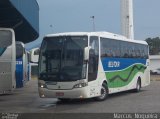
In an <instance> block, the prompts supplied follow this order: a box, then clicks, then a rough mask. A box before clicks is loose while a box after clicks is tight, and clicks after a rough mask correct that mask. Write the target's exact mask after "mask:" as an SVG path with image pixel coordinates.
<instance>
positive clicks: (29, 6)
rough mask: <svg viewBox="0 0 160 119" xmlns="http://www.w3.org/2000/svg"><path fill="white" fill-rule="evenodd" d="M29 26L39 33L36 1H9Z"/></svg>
mask: <svg viewBox="0 0 160 119" xmlns="http://www.w3.org/2000/svg"><path fill="white" fill-rule="evenodd" d="M10 2H11V3H12V4H13V6H15V8H16V9H17V10H18V11H19V12H20V13H21V14H22V15H23V16H24V18H25V19H27V21H28V22H29V24H31V26H32V27H33V28H34V29H35V30H36V31H37V32H39V22H38V21H39V6H38V3H37V1H36V0H10Z"/></svg>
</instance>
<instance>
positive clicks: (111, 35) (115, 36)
mask: <svg viewBox="0 0 160 119" xmlns="http://www.w3.org/2000/svg"><path fill="white" fill-rule="evenodd" d="M84 35H87V36H99V37H103V38H110V39H115V40H120V41H127V42H133V43H140V44H146V45H147V42H146V41H143V40H132V39H127V38H126V37H125V36H122V35H119V34H114V33H110V32H106V31H102V32H64V33H56V34H48V35H46V36H45V37H56V36H84Z"/></svg>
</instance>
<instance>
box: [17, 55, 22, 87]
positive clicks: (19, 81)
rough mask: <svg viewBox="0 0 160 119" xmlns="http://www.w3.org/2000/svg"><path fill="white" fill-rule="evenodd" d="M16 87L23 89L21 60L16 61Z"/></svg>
mask: <svg viewBox="0 0 160 119" xmlns="http://www.w3.org/2000/svg"><path fill="white" fill-rule="evenodd" d="M16 87H17V88H21V87H23V61H22V58H19V59H17V61H16Z"/></svg>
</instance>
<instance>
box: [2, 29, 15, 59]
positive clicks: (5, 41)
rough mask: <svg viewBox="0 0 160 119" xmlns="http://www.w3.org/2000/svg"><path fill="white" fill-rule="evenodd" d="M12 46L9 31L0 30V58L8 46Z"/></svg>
mask: <svg viewBox="0 0 160 119" xmlns="http://www.w3.org/2000/svg"><path fill="white" fill-rule="evenodd" d="M11 44H12V33H11V31H6V30H0V56H1V55H2V54H3V52H4V51H5V50H6V48H7V47H8V46H10V45H11Z"/></svg>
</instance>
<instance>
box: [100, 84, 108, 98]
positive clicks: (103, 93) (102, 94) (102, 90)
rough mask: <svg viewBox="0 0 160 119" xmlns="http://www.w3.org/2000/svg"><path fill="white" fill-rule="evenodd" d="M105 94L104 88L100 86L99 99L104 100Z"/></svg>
mask: <svg viewBox="0 0 160 119" xmlns="http://www.w3.org/2000/svg"><path fill="white" fill-rule="evenodd" d="M106 94H107V91H106V88H105V87H104V86H102V88H101V96H100V99H104V98H105V97H106Z"/></svg>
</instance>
